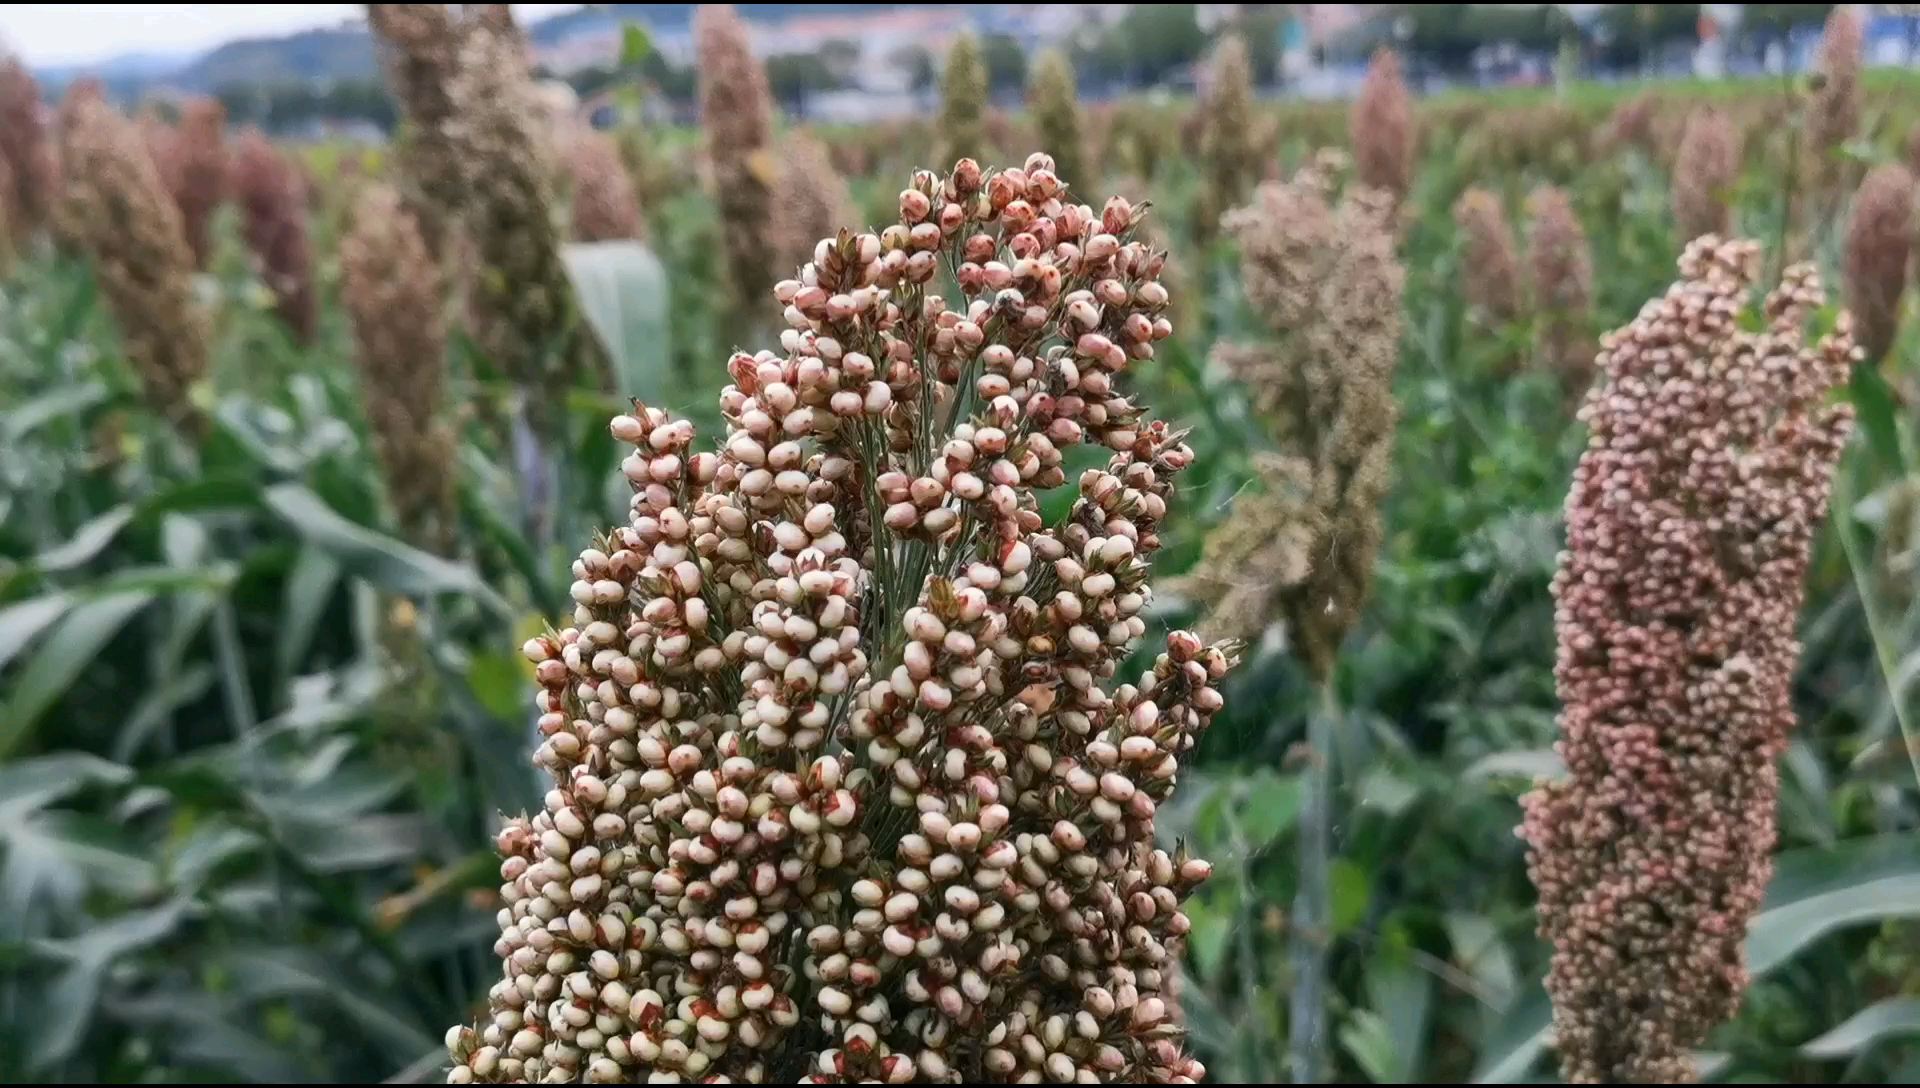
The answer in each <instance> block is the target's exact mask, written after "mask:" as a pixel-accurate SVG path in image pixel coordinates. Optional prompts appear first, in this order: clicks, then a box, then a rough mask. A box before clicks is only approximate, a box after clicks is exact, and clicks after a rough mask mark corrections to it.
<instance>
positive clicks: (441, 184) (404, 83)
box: [367, 4, 462, 258]
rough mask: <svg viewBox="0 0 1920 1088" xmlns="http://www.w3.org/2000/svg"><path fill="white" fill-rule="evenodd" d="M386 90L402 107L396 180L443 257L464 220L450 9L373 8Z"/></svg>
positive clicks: (456, 43) (370, 17)
mask: <svg viewBox="0 0 1920 1088" xmlns="http://www.w3.org/2000/svg"><path fill="white" fill-rule="evenodd" d="M367 22H368V24H369V25H370V26H371V27H372V28H373V32H374V36H375V37H376V38H377V39H378V40H379V43H380V57H381V62H382V67H383V68H384V69H385V71H386V75H387V87H388V89H389V90H391V91H392V92H393V97H394V100H395V101H396V102H397V103H398V104H399V107H400V118H401V122H402V123H401V126H400V131H399V133H398V137H397V139H396V141H395V149H394V160H395V161H394V167H395V168H394V171H393V175H394V178H395V180H396V181H397V182H398V184H399V188H400V194H401V197H402V199H403V200H405V201H406V205H407V209H408V210H409V211H411V212H412V213H413V216H414V219H415V221H416V222H417V223H419V225H420V235H421V237H422V238H423V239H424V240H425V241H426V243H427V251H428V252H430V253H432V254H434V256H435V257H436V258H440V257H442V256H444V254H445V252H446V245H447V235H448V233H449V232H450V231H452V230H454V229H456V227H457V224H458V223H459V220H460V207H461V188H462V184H461V176H460V162H459V158H458V156H457V154H456V153H455V151H454V147H453V130H452V125H453V115H454V104H453V99H452V97H451V90H452V87H453V73H454V69H455V67H456V66H457V65H458V63H459V50H460V35H459V28H458V25H457V24H456V23H455V21H454V18H453V16H452V14H451V13H450V12H449V11H448V10H447V6H446V5H445V4H368V5H367Z"/></svg>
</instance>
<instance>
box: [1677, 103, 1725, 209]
mask: <svg viewBox="0 0 1920 1088" xmlns="http://www.w3.org/2000/svg"><path fill="white" fill-rule="evenodd" d="M1739 176H1740V140H1739V137H1738V136H1736V135H1735V134H1734V131H1733V125H1732V123H1731V122H1729V121H1728V120H1727V116H1726V114H1724V113H1722V112H1721V111H1719V110H1717V109H1714V108H1713V107H1712V106H1702V107H1700V108H1699V109H1697V110H1695V111H1693V113H1692V114H1691V115H1690V116H1688V118H1687V127H1686V129H1685V130H1684V132H1682V134H1681V136H1680V149H1679V151H1678V152H1677V153H1676V154H1675V156H1674V161H1673V221H1674V223H1675V225H1677V226H1678V227H1679V228H1680V237H1681V238H1682V239H1684V240H1687V241H1692V240H1693V239H1695V238H1698V237H1700V236H1701V235H1703V234H1720V235H1724V234H1726V233H1727V232H1728V231H1729V230H1730V229H1732V226H1733V219H1732V212H1733V207H1732V204H1731V200H1730V198H1731V197H1732V191H1731V190H1732V188H1733V184H1734V182H1735V181H1736V180H1737V179H1738V178H1739Z"/></svg>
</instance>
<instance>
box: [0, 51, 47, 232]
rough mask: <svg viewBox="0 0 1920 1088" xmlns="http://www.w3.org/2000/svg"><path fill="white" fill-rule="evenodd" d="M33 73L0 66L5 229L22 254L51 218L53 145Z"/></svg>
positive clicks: (13, 63) (16, 62) (9, 62)
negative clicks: (4, 170) (21, 249)
mask: <svg viewBox="0 0 1920 1088" xmlns="http://www.w3.org/2000/svg"><path fill="white" fill-rule="evenodd" d="M45 112H46V109H45V107H44V106H43V105H42V104H41V101H40V86H39V84H37V83H35V82H34V79H33V73H32V72H30V71H28V70H27V66H26V65H25V64H23V63H22V62H21V61H20V58H18V57H8V58H6V59H5V60H4V61H0V162H4V163H5V164H6V167H7V187H6V190H5V193H4V200H3V201H0V202H3V203H4V206H5V212H6V225H7V229H8V231H9V232H10V233H11V234H12V237H13V242H14V246H15V247H16V248H23V247H24V246H25V245H26V244H27V243H28V242H29V241H30V240H31V239H32V238H33V237H35V236H36V235H38V234H39V233H40V232H41V231H43V230H45V229H46V227H47V223H48V220H49V219H50V218H51V216H52V214H53V202H54V198H55V193H56V189H55V185H54V176H53V169H54V167H53V145H52V142H51V141H50V140H48V138H47V123H46V120H45Z"/></svg>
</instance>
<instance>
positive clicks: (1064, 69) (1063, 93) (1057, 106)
mask: <svg viewBox="0 0 1920 1088" xmlns="http://www.w3.org/2000/svg"><path fill="white" fill-rule="evenodd" d="M1027 109H1028V110H1030V111H1032V113H1033V125H1034V128H1035V130H1036V135H1037V136H1038V137H1039V140H1040V146H1042V147H1050V148H1052V149H1053V159H1054V162H1055V163H1057V164H1058V165H1059V167H1060V176H1061V177H1068V178H1077V179H1079V180H1080V183H1081V184H1083V185H1084V184H1086V183H1087V181H1088V180H1089V179H1088V178H1087V176H1086V173H1085V170H1086V166H1087V143H1086V137H1085V135H1084V134H1083V133H1082V132H1081V123H1080V97H1079V83H1078V80H1077V79H1076V78H1075V76H1074V74H1073V62H1072V61H1071V60H1068V59H1067V55H1066V53H1064V52H1063V51H1061V50H1059V49H1047V50H1045V51H1043V52H1042V53H1041V54H1040V56H1039V57H1038V58H1036V59H1035V60H1034V62H1033V72H1032V73H1031V74H1030V75H1029V76H1028V77H1027Z"/></svg>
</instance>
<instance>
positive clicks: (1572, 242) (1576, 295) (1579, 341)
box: [1527, 185, 1593, 397]
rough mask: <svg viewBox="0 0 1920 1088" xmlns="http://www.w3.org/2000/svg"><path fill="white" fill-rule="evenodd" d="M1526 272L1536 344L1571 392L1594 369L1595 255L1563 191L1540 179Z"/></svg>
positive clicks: (1530, 203) (1577, 391)
mask: <svg viewBox="0 0 1920 1088" xmlns="http://www.w3.org/2000/svg"><path fill="white" fill-rule="evenodd" d="M1527 216H1528V219H1529V220H1530V222H1529V224H1528V227H1527V276H1528V278H1529V279H1530V280H1531V281H1532V283H1533V312H1534V320H1535V321H1536V322H1537V325H1536V327H1535V329H1534V335H1535V350H1536V351H1538V352H1539V355H1540V361H1541V363H1542V364H1544V365H1545V366H1546V367H1547V368H1548V369H1550V370H1551V371H1553V373H1554V374H1556V375H1558V376H1559V378H1560V384H1561V385H1562V386H1563V387H1564V388H1565V389H1566V390H1567V391H1568V392H1569V393H1570V394H1572V395H1573V396H1574V397H1578V396H1579V395H1581V394H1582V393H1584V392H1585V391H1586V388H1587V383H1588V382H1589V381H1591V380H1592V375H1593V333H1592V323H1593V256H1592V254H1591V253H1589V251H1588V247H1587V232H1586V230H1585V228H1583V227H1581V226H1580V218H1579V217H1578V216H1576V215H1575V214H1574V213H1573V201H1572V200H1571V199H1570V198H1569V197H1568V196H1567V191H1566V190H1565V189H1562V188H1560V187H1558V186H1555V185H1543V186H1541V187H1540V188H1538V189H1535V190H1534V191H1533V192H1532V194H1530V195H1529V196H1528V197H1527Z"/></svg>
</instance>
